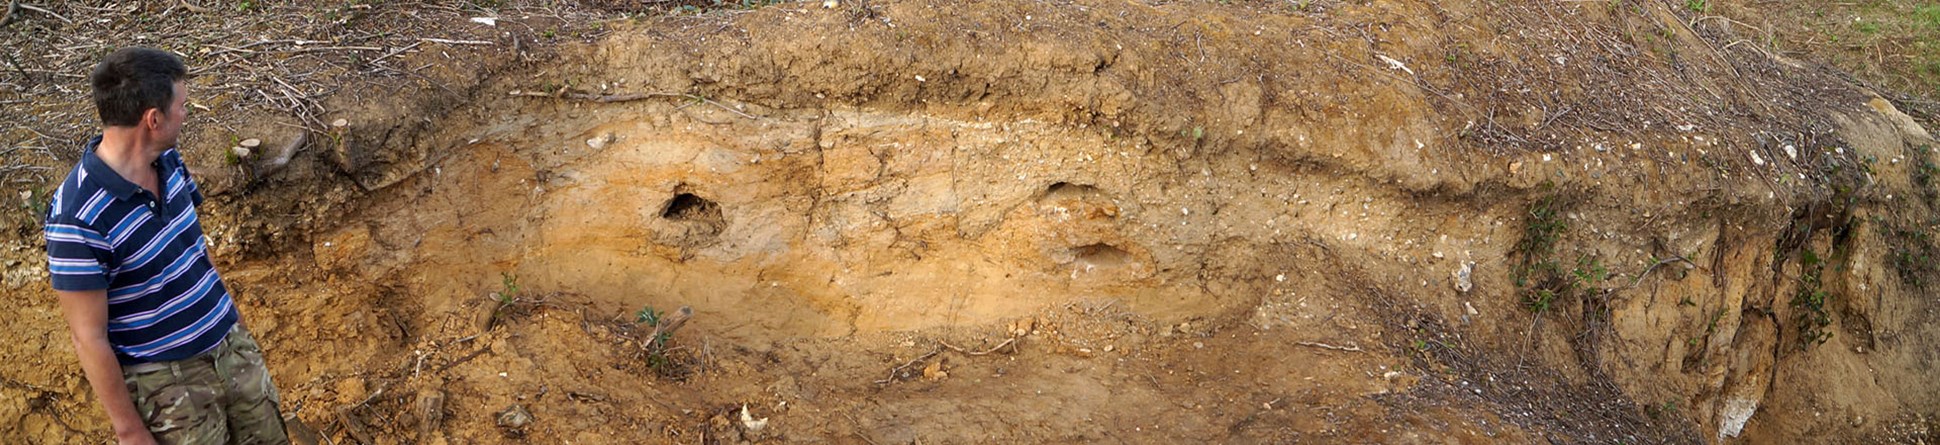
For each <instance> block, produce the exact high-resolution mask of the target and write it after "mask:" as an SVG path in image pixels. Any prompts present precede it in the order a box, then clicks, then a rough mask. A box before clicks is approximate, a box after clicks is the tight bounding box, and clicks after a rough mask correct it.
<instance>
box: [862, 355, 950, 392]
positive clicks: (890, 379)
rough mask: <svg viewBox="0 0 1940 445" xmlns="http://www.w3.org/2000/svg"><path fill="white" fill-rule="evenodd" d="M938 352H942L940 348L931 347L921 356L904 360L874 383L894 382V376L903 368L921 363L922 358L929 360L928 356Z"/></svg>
mask: <svg viewBox="0 0 1940 445" xmlns="http://www.w3.org/2000/svg"><path fill="white" fill-rule="evenodd" d="M940 353H943V349H942V348H937V349H932V350H930V352H929V353H928V354H923V355H922V356H921V357H916V359H914V360H910V361H908V362H904V363H903V364H902V365H898V366H896V367H895V368H893V369H890V370H889V377H884V378H883V379H882V380H877V381H876V384H877V385H887V384H889V382H894V381H896V376H897V375H900V374H902V373H903V370H904V369H909V367H911V366H916V364H917V363H922V362H923V361H924V360H929V358H930V357H935V356H936V355H937V354H940Z"/></svg>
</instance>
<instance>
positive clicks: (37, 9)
mask: <svg viewBox="0 0 1940 445" xmlns="http://www.w3.org/2000/svg"><path fill="white" fill-rule="evenodd" d="M13 7H18V8H20V9H25V10H28V11H34V12H38V13H41V14H47V15H51V16H54V18H57V19H61V21H62V22H67V23H68V24H73V23H74V21H73V20H68V19H67V17H63V16H61V15H60V14H55V13H54V11H49V10H46V9H44V8H41V7H39V6H34V5H29V4H26V3H21V2H20V1H19V0H14V2H13ZM13 7H9V8H7V11H8V12H9V13H10V14H8V15H9V16H11V15H12V14H11V12H12V11H13Z"/></svg>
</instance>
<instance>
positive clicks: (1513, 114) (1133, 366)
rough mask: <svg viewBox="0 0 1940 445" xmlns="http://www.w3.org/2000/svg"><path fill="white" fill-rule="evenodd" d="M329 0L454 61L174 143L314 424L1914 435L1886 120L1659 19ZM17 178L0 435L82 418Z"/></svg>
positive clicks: (100, 430) (1912, 322)
mask: <svg viewBox="0 0 1940 445" xmlns="http://www.w3.org/2000/svg"><path fill="white" fill-rule="evenodd" d="M377 8H378V9H374V10H373V11H375V12H373V13H372V14H374V16H376V17H395V19H396V20H400V21H402V20H407V19H408V20H418V21H421V22H422V23H427V24H429V25H427V26H429V28H427V29H431V30H443V31H447V32H451V33H458V32H466V33H470V34H449V33H445V34H438V35H441V36H445V37H440V38H444V39H446V41H450V40H470V41H476V42H482V43H440V42H437V41H426V40H412V41H410V42H402V43H400V42H388V41H387V42H385V43H383V45H384V47H385V48H404V47H405V46H404V45H407V44H415V45H417V46H415V47H411V49H410V50H401V51H398V52H396V54H397V55H396V56H395V58H394V60H389V61H386V63H394V64H397V65H398V66H406V67H412V68H417V67H423V68H422V71H412V72H413V73H417V74H414V75H411V76H398V77H384V76H377V77H374V78H370V79H354V80H352V81H345V82H344V83H342V84H341V85H339V86H338V87H337V88H338V89H337V90H336V91H334V92H333V93H332V94H328V95H321V94H319V95H317V96H315V101H316V103H315V106H314V107H299V108H297V109H300V110H310V111H306V112H295V113H290V114H284V115H277V114H265V115H261V116H255V115H251V114H250V110H247V109H243V108H221V107H222V104H217V105H215V107H218V108H219V111H216V112H215V113H211V114H213V115H215V116H213V117H207V118H199V119H198V121H197V122H200V123H202V124H203V125H200V126H197V125H195V124H194V123H192V124H191V127H192V128H191V131H190V133H189V134H188V136H187V138H186V141H187V142H186V143H185V146H184V151H185V152H186V153H187V157H188V158H189V160H190V162H191V164H192V165H194V166H195V167H197V168H198V171H199V174H200V179H201V181H202V182H203V183H204V184H205V187H206V188H208V189H209V190H210V192H211V194H212V197H213V199H212V201H211V202H212V204H211V205H210V208H209V209H207V210H205V211H204V213H205V214H206V215H207V217H206V220H205V222H204V224H205V228H206V229H207V230H208V232H209V233H210V242H211V247H212V249H213V251H214V252H216V253H215V257H216V258H217V259H218V261H219V267H220V268H221V269H222V270H223V271H224V274H225V277H226V278H227V280H228V281H227V282H228V284H229V285H230V287H231V288H232V290H233V292H234V293H235V295H236V296H237V298H238V301H239V304H240V305H241V306H242V307H243V311H244V318H245V320H247V321H248V323H250V326H251V328H252V329H253V330H255V332H256V333H257V336H258V338H260V339H261V342H262V343H263V345H264V347H265V349H266V350H267V351H268V352H267V353H268V355H269V359H270V360H271V370H272V372H273V373H274V375H275V378H276V379H277V381H278V383H279V386H280V387H281V388H282V391H283V394H284V397H285V400H286V402H287V405H288V406H286V407H285V408H286V409H285V410H286V412H288V413H290V414H292V415H294V416H295V417H296V418H297V419H300V420H301V421H302V423H303V424H304V425H307V426H308V427H310V428H311V429H314V430H315V433H316V434H317V435H319V436H322V437H326V438H328V441H329V442H330V443H384V444H392V443H523V442H536V443H631V442H647V443H740V442H827V443H870V444H888V443H919V442H920V443H939V442H941V443H986V442H1000V441H1002V442H1025V443H1073V442H1132V443H1285V442H1301V441H1317V442H1354V443H1362V442H1378V443H1532V442H1561V443H1694V442H1703V443H1714V442H1746V443H1791V442H1815V443H1816V442H1856V443H1878V442H1904V443H1930V442H1934V441H1935V440H1936V437H1935V436H1934V432H1933V427H1934V422H1935V420H1934V419H1935V416H1936V415H1937V414H1940V391H1936V384H1935V383H1933V382H1934V381H1935V380H1934V379H1933V378H1932V377H1934V375H1935V372H1934V364H1935V363H1934V362H1935V358H1936V353H1935V352H1934V351H1935V350H1934V348H1933V345H1936V344H1940V327H1935V326H1934V323H1933V321H1935V318H1934V310H1935V308H1936V307H1940V301H1935V300H1934V299H1933V298H1934V294H1933V292H1932V289H1933V286H1934V283H1936V282H1940V281H1936V280H1940V271H1936V268H1935V265H1934V259H1933V256H1934V255H1935V254H1936V253H1940V247H1936V245H1935V241H1934V233H1935V232H1936V231H1940V218H1936V213H1935V208H1936V207H1937V206H1940V189H1936V187H1935V184H1933V178H1934V176H1936V174H1937V173H1940V169H1936V168H1934V167H1933V165H1934V163H1935V162H1936V160H1935V157H1936V154H1935V153H1934V152H1933V150H1932V148H1931V147H1932V145H1933V144H1934V140H1933V138H1932V137H1931V136H1930V135H1929V134H1928V133H1927V132H1926V131H1925V130H1924V129H1922V128H1921V127H1920V126H1919V125H1918V124H1917V123H1915V122H1914V120H1913V119H1912V118H1909V117H1908V116H1907V115H1905V114H1903V113H1900V112H1899V111H1898V110H1897V109H1895V107H1894V106H1893V104H1892V103H1891V102H1890V101H1888V100H1885V99H1882V98H1881V97H1880V96H1879V94H1877V93H1875V92H1873V91H1869V90H1867V89H1865V88H1864V87H1861V86H1857V85H1854V84H1852V83H1849V82H1848V81H1846V80H1844V77H1843V76H1841V75H1839V73H1837V72H1835V71H1832V70H1831V69H1829V68H1825V67H1822V66H1818V65H1813V64H1810V63H1806V62H1799V61H1796V60H1792V59H1788V58H1785V57H1783V56H1782V55H1779V54H1776V53H1773V52H1769V51H1761V50H1759V49H1758V47H1757V45H1756V44H1741V45H1728V44H1727V43H1728V42H1731V41H1733V39H1731V38H1730V37H1731V34H1730V31H1729V30H1726V29H1723V28H1720V27H1717V26H1719V25H1718V24H1717V21H1710V22H1706V21H1697V22H1692V21H1691V17H1689V14H1690V11H1688V10H1686V9H1682V8H1681V5H1680V4H1678V3H1673V2H1654V1H1652V2H1630V1H1625V2H1564V3H1539V4H1530V5H1501V4H1497V3H1493V2H1418V1H1373V2H1340V1H1329V0H1315V1H1301V2H1295V3H1290V4H1289V3H1250V2H1238V3H1232V4H1220V3H1196V2H1195V3H1139V2H1112V1H1105V2H1097V1H1076V2H1049V3H1047V2H1015V1H977V2H971V1H951V0H931V1H892V2H847V1H844V2H841V3H840V4H837V5H835V6H834V7H823V5H822V4H820V3H783V4H776V5H771V6H766V7H761V8H758V9H754V10H751V11H712V12H702V13H700V14H668V15H643V16H620V17H618V18H614V17H615V16H616V15H617V14H619V13H617V12H607V13H604V14H606V15H601V16H599V17H608V18H607V19H605V21H601V22H597V26H590V25H587V24H586V23H580V22H576V21H575V20H576V19H579V18H582V17H580V16H568V15H562V14H555V15H554V16H553V17H552V18H546V17H537V15H536V14H535V15H531V16H527V17H525V18H517V17H515V15H516V14H506V16H505V17H503V18H502V19H501V21H500V22H499V23H498V24H497V25H495V26H496V27H495V28H484V27H482V26H480V25H473V24H468V23H467V21H466V20H467V16H472V15H475V13H474V12H473V11H469V10H451V11H443V10H440V9H438V8H430V7H427V8H424V9H423V10H418V9H411V8H412V7H406V6H395V5H393V6H379V7H377ZM400 11H411V13H410V14H403V13H400ZM70 12H71V13H72V12H74V11H70ZM420 12H421V13H422V14H420ZM386 14H391V15H386ZM77 15H78V14H77ZM528 21H530V22H533V23H538V22H540V21H545V23H551V24H550V25H548V24H540V25H537V26H534V25H529V24H526V22H528ZM400 23H401V22H400ZM411 23H419V22H411ZM567 23H575V24H576V25H575V26H579V27H578V28H574V27H570V26H568V27H565V28H562V29H567V30H568V31H566V32H582V31H575V30H583V32H585V33H586V34H581V35H599V36H602V37H599V38H597V39H590V40H588V41H585V42H579V43H575V41H569V40H563V39H561V40H552V41H546V40H543V39H551V38H554V31H544V32H541V31H538V30H539V29H546V28H545V27H548V26H563V25H559V24H567ZM509 29H516V30H518V31H510V30H509ZM496 30H508V31H505V32H504V33H503V34H498V33H497V32H498V31H496ZM542 35H543V36H544V37H541V36H542ZM540 43H544V44H543V45H542V44H540ZM508 50H509V51H510V52H507V51H508ZM383 53H389V51H388V50H387V51H385V52H383ZM380 54H382V53H380ZM77 60H78V59H77ZM198 60H199V59H198ZM221 60H225V59H220V58H216V60H208V61H207V62H210V63H215V62H220V61H221ZM192 62H193V60H192ZM272 62H273V61H259V60H255V59H248V60H246V61H244V62H238V63H264V64H269V63H272ZM291 63H299V64H300V63H312V62H309V61H305V60H297V61H294V62H291ZM370 63H376V62H370ZM276 66H282V65H276ZM23 76H24V75H23ZM62 82H68V84H63V85H67V86H65V87H64V90H65V91H69V93H68V94H69V96H72V93H71V91H84V88H82V89H81V90H75V88H80V87H77V86H75V85H78V84H79V82H78V81H74V80H72V79H68V80H63V81H62ZM225 85H226V84H224V83H222V81H221V79H211V78H207V77H205V78H203V79H199V80H198V81H197V87H198V88H201V89H203V90H204V91H208V90H215V91H218V93H215V94H208V95H205V97H228V96H224V94H225V93H223V91H227V90H221V88H224V86H225ZM34 88H52V87H45V86H36V87H34ZM243 90H245V89H238V90H236V91H234V93H235V94H236V95H237V96H240V97H247V95H246V94H245V93H246V91H243ZM7 94H13V96H0V100H21V101H23V102H22V103H32V104H34V105H35V106H36V107H43V108H45V109H48V110H52V109H56V108H58V106H57V105H51V104H43V103H42V102H41V101H42V100H43V99H36V98H30V97H29V96H28V95H26V94H23V93H20V92H19V88H16V90H15V92H11V93H7ZM265 96H266V97H267V96H269V95H265ZM198 100H199V101H200V100H203V99H200V98H198ZM291 101H292V102H298V101H297V100H295V99H292V100H291ZM242 103H246V102H242ZM10 106H11V105H10ZM315 110H327V111H322V112H318V111H315ZM257 111H260V110H257ZM70 113H71V111H70ZM306 113H308V114H306ZM82 117H85V116H82ZM338 118H342V119H345V120H347V121H348V125H347V126H344V127H331V126H328V125H325V124H324V123H325V122H328V121H331V120H335V119H338ZM297 127H304V128H305V130H302V131H303V132H308V133H309V135H308V136H305V139H304V141H305V142H307V143H303V144H299V146H300V147H301V148H300V150H299V151H297V152H296V153H295V155H294V156H293V157H292V158H291V159H292V160H291V162H290V163H289V164H288V167H286V168H281V169H275V168H265V167H256V168H255V169H252V168H251V167H249V166H254V165H260V162H261V160H258V159H245V160H242V161H244V162H242V163H240V164H239V165H228V162H226V161H225V159H224V155H223V153H224V151H225V148H226V147H227V146H228V145H230V143H231V142H230V140H229V139H230V138H231V137H232V135H244V136H243V137H260V138H262V139H264V140H265V144H264V145H265V146H270V147H277V146H281V145H282V144H285V143H287V142H289V141H292V140H296V139H297V138H298V136H297V135H298V134H299V133H300V132H299V131H298V130H296V129H295V128H297ZM29 131H34V132H36V133H38V131H36V130H31V129H30V130H29ZM10 134H15V136H14V137H19V138H22V139H21V140H23V141H27V140H30V139H31V140H34V141H36V142H35V143H38V144H43V145H46V144H47V143H46V141H44V140H42V139H50V138H49V137H47V136H45V135H42V136H40V137H39V138H30V137H29V136H22V135H18V133H10ZM83 136H84V135H81V134H67V135H61V136H56V137H52V138H51V139H56V140H67V141H72V140H75V139H78V138H81V137H83ZM25 144H27V143H26V142H21V143H11V145H15V146H18V145H25ZM57 150H63V149H61V148H59V147H56V148H55V149H53V150H47V149H43V150H42V151H45V152H47V153H49V154H48V155H46V158H45V159H40V160H38V161H36V162H39V164H38V165H43V166H53V167H49V168H51V169H54V170H53V171H51V172H48V171H43V172H41V177H40V179H41V180H42V181H45V180H48V179H58V177H57V176H58V174H59V173H60V171H59V170H58V169H60V168H65V167H64V166H63V165H64V164H63V162H71V161H72V159H73V157H74V156H75V155H76V154H74V153H67V152H64V151H57ZM34 171H35V170H32V169H25V170H21V172H23V173H32V172H34ZM9 173H15V172H9ZM16 176H22V175H20V174H16ZM50 176H53V177H50ZM31 181H32V179H29V181H23V183H29V184H45V182H41V183H32V182H31ZM35 193H36V192H32V191H31V190H29V193H28V195H34V194H35ZM26 198H27V197H26V196H23V199H26ZM26 202H27V203H28V204H30V205H26V206H24V208H22V209H20V210H16V211H11V212H10V213H12V214H10V215H9V216H8V217H7V221H8V224H9V227H11V228H12V230H13V231H14V232H15V233H17V234H18V236H17V237H16V238H14V239H12V240H10V241H7V245H6V246H5V247H4V248H3V249H0V251H5V252H7V253H6V255H5V256H4V258H5V259H6V261H7V262H8V266H9V272H8V274H7V275H6V276H5V281H4V284H5V287H6V289H7V290H5V292H7V294H8V295H11V296H13V297H15V298H16V299H19V300H22V301H26V302H28V303H27V304H24V305H18V306H17V307H18V308H19V309H16V311H15V315H14V316H12V317H11V318H12V320H13V322H12V323H11V325H12V326H14V327H12V328H9V329H7V330H6V332H5V333H3V334H0V338H4V339H6V340H8V341H5V342H4V345H3V346H0V361H5V362H8V363H15V365H6V366H0V391H4V393H0V394H3V395H4V396H0V437H9V438H19V439H22V440H24V441H27V442H34V443H99V442H101V441H103V440H104V438H105V436H106V434H105V428H104V427H105V422H103V421H102V420H101V419H104V417H103V416H102V414H101V413H100V410H99V408H97V407H95V404H94V402H93V400H92V398H91V396H90V395H89V393H88V391H87V388H86V384H85V383H84V382H83V381H82V380H81V379H80V378H79V376H80V372H79V369H78V367H77V365H75V363H74V360H73V358H72V353H71V352H69V351H71V349H70V347H69V346H68V342H67V340H66V338H65V336H63V335H61V332H63V331H62V329H63V323H62V321H61V320H60V318H59V315H58V310H57V308H56V306H55V304H54V302H53V301H52V299H51V298H50V297H49V296H48V295H50V292H49V291H48V289H47V285H46V278H45V266H44V264H45V260H44V256H43V254H42V253H41V250H40V247H39V241H38V237H37V236H35V235H36V227H37V225H36V224H35V222H34V219H33V216H32V211H31V208H32V206H31V202H32V201H31V199H26ZM495 298H497V299H498V300H495ZM683 306H688V307H692V309H693V310H694V314H695V315H694V316H693V318H692V319H691V320H690V321H688V322H687V323H686V324H685V326H684V327H683V328H682V329H681V330H679V331H677V332H676V333H675V334H674V335H672V336H671V337H670V340H669V342H670V343H669V344H670V348H668V349H665V350H664V351H662V352H650V351H649V350H648V349H645V347H643V346H642V344H643V343H644V342H647V341H649V340H650V339H651V337H652V336H651V335H650V334H649V333H648V332H647V331H649V330H650V329H651V328H649V327H647V326H646V325H644V324H639V323H635V321H636V313H637V311H640V310H641V309H642V308H655V309H657V310H658V311H660V312H665V311H666V310H668V309H673V308H678V307H683ZM1827 333H1829V334H1830V336H1829V337H1822V336H1823V335H1824V334H1827ZM1821 338H1822V339H1823V342H1820V341H1815V340H1818V339H1821ZM513 407H518V408H517V409H513ZM743 413H746V416H747V417H745V418H744V417H743ZM521 414H523V415H521ZM515 418H517V419H515ZM763 419H765V421H764V420H763ZM508 421H509V422H510V423H511V424H512V425H516V426H512V425H508V424H507V422H508ZM764 422H765V423H764Z"/></svg>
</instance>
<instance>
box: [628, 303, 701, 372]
mask: <svg viewBox="0 0 1940 445" xmlns="http://www.w3.org/2000/svg"><path fill="white" fill-rule="evenodd" d="M693 315H694V310H693V309H690V308H687V307H685V306H682V307H681V308H680V310H677V311H674V312H672V313H668V312H661V311H659V310H655V309H654V308H653V306H652V305H647V306H642V307H641V308H640V311H639V312H635V313H634V314H633V322H634V324H643V325H646V326H647V327H648V328H652V329H653V330H652V331H650V333H649V334H647V335H648V336H647V339H646V340H645V341H644V342H643V343H642V344H641V348H642V349H645V350H646V353H647V367H648V368H651V369H653V370H654V371H657V372H660V373H661V374H662V375H668V374H672V373H674V372H675V371H676V370H675V369H674V366H672V365H674V361H673V360H672V359H671V358H670V357H668V356H667V352H668V348H667V343H668V342H670V341H673V336H674V330H675V329H680V325H681V324H684V323H686V322H687V319H688V317H692V316H693Z"/></svg>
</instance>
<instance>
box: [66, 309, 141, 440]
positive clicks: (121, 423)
mask: <svg viewBox="0 0 1940 445" xmlns="http://www.w3.org/2000/svg"><path fill="white" fill-rule="evenodd" d="M55 293H57V294H60V298H61V316H62V317H65V318H67V328H68V334H69V336H71V337H73V339H74V355H76V356H78V357H80V359H81V372H82V373H84V374H87V377H88V385H89V386H93V387H94V397H95V398H96V399H99V400H101V409H102V410H104V411H107V412H108V423H109V424H111V425H114V431H115V439H116V440H118V441H120V442H121V444H122V445H152V444H154V443H155V437H154V436H153V435H152V434H149V432H148V423H147V422H146V421H144V420H143V419H142V418H141V413H140V412H138V411H136V410H135V402H134V399H133V398H130V397H129V395H128V384H127V383H126V382H125V381H123V380H122V378H121V362H119V361H116V360H115V353H114V349H113V347H112V346H109V345H108V291H107V290H105V289H103V290H92V291H81V292H73V291H55Z"/></svg>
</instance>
